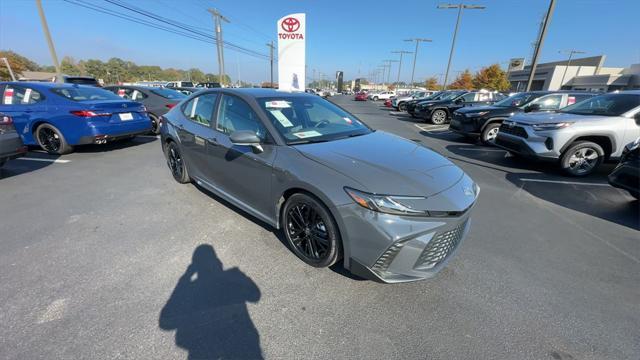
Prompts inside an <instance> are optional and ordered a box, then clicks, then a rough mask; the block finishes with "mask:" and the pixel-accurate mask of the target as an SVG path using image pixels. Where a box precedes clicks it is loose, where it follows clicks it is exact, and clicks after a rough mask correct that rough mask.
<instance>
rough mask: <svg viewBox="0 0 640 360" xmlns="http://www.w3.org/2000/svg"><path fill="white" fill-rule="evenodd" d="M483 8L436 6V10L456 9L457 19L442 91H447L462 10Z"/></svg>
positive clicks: (472, 6) (480, 8)
mask: <svg viewBox="0 0 640 360" xmlns="http://www.w3.org/2000/svg"><path fill="white" fill-rule="evenodd" d="M484 8H485V7H484V6H480V5H465V4H462V3H460V4H444V5H438V9H458V19H457V20H456V27H455V30H454V31H453V41H451V51H450V52H449V62H448V63H447V71H446V72H445V74H444V84H442V90H446V89H447V80H448V78H449V69H450V68H451V60H452V59H453V51H454V49H455V47H456V38H457V36H458V28H459V27H460V18H461V17H462V9H476V10H482V9H484Z"/></svg>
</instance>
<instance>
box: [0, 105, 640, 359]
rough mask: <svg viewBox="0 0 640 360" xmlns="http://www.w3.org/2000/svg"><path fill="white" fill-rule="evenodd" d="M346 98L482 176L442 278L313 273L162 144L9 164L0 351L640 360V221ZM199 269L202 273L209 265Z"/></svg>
mask: <svg viewBox="0 0 640 360" xmlns="http://www.w3.org/2000/svg"><path fill="white" fill-rule="evenodd" d="M332 101H334V102H336V103H337V104H339V105H341V106H343V107H345V108H346V109H347V110H349V111H351V112H353V113H354V114H355V115H356V116H358V117H359V118H360V119H362V120H363V121H365V122H366V123H368V124H369V125H370V126H372V127H373V128H376V129H379V130H384V131H388V132H392V133H395V134H398V135H400V136H403V137H406V138H408V139H411V140H414V141H417V142H420V143H422V144H424V145H425V146H428V147H430V148H432V149H434V150H435V151H437V152H440V153H441V154H443V155H444V156H447V157H448V158H449V159H451V160H452V161H453V162H454V163H456V164H457V165H458V166H460V167H462V168H463V169H464V170H465V171H466V172H467V173H468V174H469V175H470V176H471V177H472V178H473V179H474V180H475V181H476V182H477V183H478V184H479V185H480V187H481V189H482V190H481V194H480V198H479V202H478V204H477V206H476V208H475V210H474V214H473V220H472V221H473V224H472V228H471V231H470V233H469V236H468V238H467V239H466V241H465V242H464V243H463V244H462V248H461V249H460V251H459V252H458V253H457V255H456V257H455V258H454V259H453V260H452V261H451V262H450V263H449V266H448V267H447V268H446V269H445V270H444V271H442V272H441V273H440V274H439V275H438V276H437V277H436V278H434V279H431V280H428V281H422V282H417V283H409V284H398V285H384V284H379V283H376V282H372V281H366V280H362V279H359V278H356V277H354V276H351V275H350V274H348V273H345V272H344V271H343V270H341V269H340V268H339V267H336V268H334V269H315V268H311V267H309V266H307V265H305V264H304V263H303V262H301V261H300V260H298V259H297V258H296V257H295V256H294V255H293V253H291V252H290V251H289V250H288V249H287V248H286V247H285V245H283V242H282V239H281V237H280V235H279V234H278V233H275V232H274V231H273V230H272V229H270V228H269V227H268V226H267V225H265V224H263V223H262V222H260V221H259V220H257V219H255V218H252V217H250V216H248V215H246V214H244V213H242V212H241V211H240V210H237V209H235V208H234V207H232V206H231V205H229V204H228V203H226V202H224V201H222V200H220V199H219V198H217V197H215V196H214V195H212V194H210V193H208V192H207V191H206V190H204V189H201V188H198V187H197V186H195V185H180V184H178V183H176V182H175V181H174V180H173V178H172V177H171V175H170V173H169V170H168V169H167V167H166V164H165V161H164V157H163V156H162V153H161V151H160V144H159V141H158V139H156V138H155V137H138V138H136V139H134V140H133V141H130V142H124V143H114V144H109V145H106V146H102V147H101V146H89V147H85V148H80V149H78V151H77V152H76V153H73V154H70V155H65V156H62V157H59V158H52V157H51V156H48V155H44V154H42V153H37V152H32V153H30V154H29V156H28V157H27V158H26V159H21V160H14V161H11V162H9V163H8V164H7V165H6V166H5V168H3V169H2V170H0V189H1V191H0V214H1V217H0V246H1V249H2V251H0V308H1V309H0V310H1V311H0V323H2V324H3V326H2V327H1V328H0V358H3V359H54V358H74V359H107V358H108V359H112V358H144V359H174V358H178V359H180V358H187V357H191V358H259V357H261V356H264V357H266V358H273V359H281V358H300V359H312V358H313V359H315V358H317V359H326V358H371V359H390V358H405V359H406V358H410V359H638V358H639V357H640V341H639V339H640V326H638V324H640V212H639V208H640V206H639V204H638V202H637V201H633V198H632V197H631V196H630V195H628V194H626V193H624V192H622V191H620V190H617V189H615V188H612V187H610V186H608V184H607V183H606V174H607V173H608V172H609V171H610V170H611V169H612V168H613V165H607V166H604V167H603V168H602V169H600V171H599V172H598V173H597V174H595V175H593V176H590V177H588V178H583V179H574V178H566V177H563V176H561V175H560V173H559V172H558V171H556V170H555V169H554V168H553V167H552V166H550V165H548V164H528V163H524V162H522V161H518V160H517V159H514V158H511V157H508V156H507V155H506V153H505V152H504V151H502V150H499V149H496V148H490V147H481V146H478V145H476V144H474V143H473V142H470V141H467V140H463V139H461V138H460V137H459V136H457V135H456V134H453V133H451V132H449V131H448V130H447V128H446V126H433V125H427V124H424V123H419V122H417V121H416V120H414V119H411V118H410V117H408V116H407V115H405V114H402V113H396V112H393V111H390V110H388V109H386V108H383V107H381V104H380V103H372V102H355V101H352V97H346V96H337V97H334V98H333V99H332ZM194 272H197V276H196V275H194Z"/></svg>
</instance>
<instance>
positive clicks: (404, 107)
mask: <svg viewBox="0 0 640 360" xmlns="http://www.w3.org/2000/svg"><path fill="white" fill-rule="evenodd" d="M405 110H407V105H406V104H405V103H400V104H398V111H405Z"/></svg>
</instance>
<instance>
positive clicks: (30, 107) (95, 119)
mask: <svg viewBox="0 0 640 360" xmlns="http://www.w3.org/2000/svg"><path fill="white" fill-rule="evenodd" d="M0 94H2V99H1V100H2V101H0V113H4V114H6V115H8V116H11V117H12V118H13V122H14V124H15V128H16V131H17V132H18V133H19V134H20V137H21V138H22V141H23V142H24V144H25V145H37V146H40V147H41V148H42V149H43V150H45V151H47V152H48V153H51V154H67V153H69V152H72V151H73V147H74V146H76V145H84V144H104V143H107V142H108V141H112V140H118V139H125V138H131V137H134V136H135V135H139V134H144V133H148V132H149V131H150V130H151V120H150V119H149V116H148V115H147V112H146V109H145V107H144V106H143V105H142V104H139V103H137V102H133V101H128V100H123V99H121V98H120V97H119V96H117V95H115V94H113V93H112V92H110V91H107V90H103V89H100V88H96V87H93V86H84V85H75V84H60V83H30V82H0Z"/></svg>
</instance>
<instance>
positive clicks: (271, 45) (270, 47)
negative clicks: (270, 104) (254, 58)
mask: <svg viewBox="0 0 640 360" xmlns="http://www.w3.org/2000/svg"><path fill="white" fill-rule="evenodd" d="M267 46H268V47H269V64H270V65H271V77H270V80H271V88H272V89H273V48H274V45H273V40H271V42H270V43H267ZM314 72H315V70H314Z"/></svg>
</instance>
